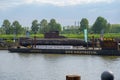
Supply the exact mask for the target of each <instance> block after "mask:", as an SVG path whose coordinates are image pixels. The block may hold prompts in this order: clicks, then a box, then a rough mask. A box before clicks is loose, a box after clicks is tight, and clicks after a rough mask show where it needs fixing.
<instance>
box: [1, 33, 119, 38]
mask: <svg viewBox="0 0 120 80" xmlns="http://www.w3.org/2000/svg"><path fill="white" fill-rule="evenodd" d="M60 35H62V36H65V37H66V38H78V39H83V38H84V34H60ZM34 36H35V35H34V34H32V35H30V37H34ZM92 36H94V37H95V38H100V34H88V38H92ZM19 37H25V35H17V36H16V38H19ZM36 37H37V38H44V35H43V34H36ZM104 37H105V38H120V33H119V34H115V33H114V34H113V33H109V34H104ZM0 38H2V39H14V35H0Z"/></svg>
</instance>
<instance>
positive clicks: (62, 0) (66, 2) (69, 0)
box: [26, 0, 115, 6]
mask: <svg viewBox="0 0 120 80" xmlns="http://www.w3.org/2000/svg"><path fill="white" fill-rule="evenodd" d="M113 1H115V0H26V2H27V3H31V4H32V3H40V4H52V5H56V6H70V5H80V4H89V3H99V2H104V3H111V2H113Z"/></svg>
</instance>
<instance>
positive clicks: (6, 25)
mask: <svg viewBox="0 0 120 80" xmlns="http://www.w3.org/2000/svg"><path fill="white" fill-rule="evenodd" d="M10 24H11V23H10V22H9V20H7V19H6V20H4V21H3V24H2V28H3V30H4V33H5V34H10V27H11V25H10Z"/></svg>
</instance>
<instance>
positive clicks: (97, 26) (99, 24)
mask: <svg viewBox="0 0 120 80" xmlns="http://www.w3.org/2000/svg"><path fill="white" fill-rule="evenodd" d="M106 29H108V23H107V20H106V19H104V18H103V17H101V16H100V17H98V18H97V19H96V21H95V23H94V24H93V26H92V30H93V32H94V33H99V34H100V33H101V31H107V30H106Z"/></svg>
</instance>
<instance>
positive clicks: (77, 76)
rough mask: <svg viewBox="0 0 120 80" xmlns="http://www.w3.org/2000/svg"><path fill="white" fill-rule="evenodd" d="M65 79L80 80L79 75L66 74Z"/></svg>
mask: <svg viewBox="0 0 120 80" xmlns="http://www.w3.org/2000/svg"><path fill="white" fill-rule="evenodd" d="M66 80H81V77H80V76H79V75H66Z"/></svg>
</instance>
